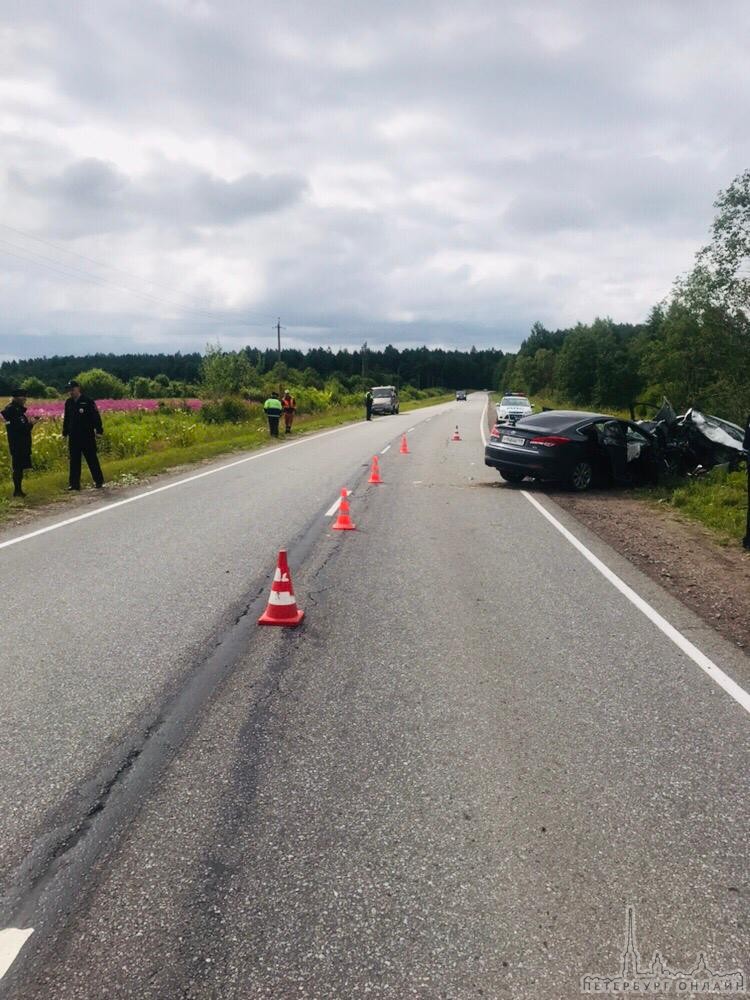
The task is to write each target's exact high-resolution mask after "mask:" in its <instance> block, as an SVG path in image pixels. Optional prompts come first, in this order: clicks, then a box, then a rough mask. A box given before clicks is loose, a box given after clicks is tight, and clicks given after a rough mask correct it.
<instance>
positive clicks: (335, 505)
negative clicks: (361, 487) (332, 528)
mask: <svg viewBox="0 0 750 1000" xmlns="http://www.w3.org/2000/svg"><path fill="white" fill-rule="evenodd" d="M346 495H347V496H348V497H350V496H351V495H352V491H351V490H347V491H346ZM340 506H341V497H340V496H339V497H336V502H335V503H333V504H331V506H330V507H329V508H328V510H327V511H326V517H333V515H334V514H335V513H336V511H337V510H338V509H339V507H340Z"/></svg>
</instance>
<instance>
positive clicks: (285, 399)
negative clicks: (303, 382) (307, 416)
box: [281, 389, 297, 434]
mask: <svg viewBox="0 0 750 1000" xmlns="http://www.w3.org/2000/svg"><path fill="white" fill-rule="evenodd" d="M281 406H282V409H283V410H284V430H285V432H286V433H287V434H291V433H292V424H293V423H294V414H295V413H296V412H297V400H296V399H295V398H294V396H293V395H292V394H291V392H290V391H289V390H288V389H287V391H286V392H285V393H284V395H283V396H282V397H281Z"/></svg>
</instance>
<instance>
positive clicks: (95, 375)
mask: <svg viewBox="0 0 750 1000" xmlns="http://www.w3.org/2000/svg"><path fill="white" fill-rule="evenodd" d="M76 381H77V382H80V383H81V389H82V390H83V391H84V392H85V393H86V395H87V396H92V397H93V398H94V399H124V397H125V396H126V395H127V386H126V385H125V383H124V382H121V381H120V379H119V378H118V377H117V376H116V375H112V374H111V372H105V371H104V369H103V368H91V369H89V371H87V372H81V373H80V375H77V376H76Z"/></svg>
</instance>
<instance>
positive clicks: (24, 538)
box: [0, 423, 363, 549]
mask: <svg viewBox="0 0 750 1000" xmlns="http://www.w3.org/2000/svg"><path fill="white" fill-rule="evenodd" d="M362 426H363V425H362V424H361V423H358V424H345V425H344V426H343V427H334V428H333V430H330V431H323V432H322V433H320V434H311V435H310V437H303V438H300V439H299V440H298V441H290V442H289V443H288V444H282V445H280V446H279V447H278V448H266V449H263V450H262V451H258V452H255V453H254V454H252V455H246V456H245V457H244V458H238V459H237V460H236V461H235V462H228V463H227V464H226V465H220V466H219V467H218V468H217V469H207V470H206V471H205V472H198V473H196V474H195V475H192V476H186V477H185V478H184V479H178V480H177V482H174V483H166V485H164V486H155V487H154V489H152V490H145V491H144V492H143V493H136V495H135V496H132V497H126V498H125V499H124V500H116V501H115V502H114V503H108V504H106V505H105V506H103V507H95V508H94V509H93V510H87V511H86V513H85V514H76V515H75V516H74V517H66V518H65V520H63V521H56V522H55V523H54V524H48V525H47V526H46V527H45V528H37V529H36V531H29V532H28V533H27V534H25V535H18V536H17V537H16V538H9V539H7V541H4V542H0V549H7V548H9V547H10V546H11V545H18V544H20V543H21V542H28V541H29V539H31V538H37V537H38V536H39V535H46V534H47V532H48V531H57V529H58V528H65V527H66V526H67V525H69V524H75V523H76V522H77V521H85V520H86V519H87V518H89V517H98V515H99V514H107V513H108V512H109V511H111V510H116V509H117V508H118V507H124V506H125V505H126V504H129V503H135V502H136V501H137V500H143V499H145V498H146V497H152V496H155V495H156V494H157V493H165V492H166V491H167V490H173V489H176V488H177V487H178V486H185V485H186V484H187V483H194V482H195V481H196V480H198V479H205V478H206V477H207V476H215V475H216V474H217V473H219V472H226V470H227V469H233V468H235V467H236V466H238V465H245V464H246V463H247V462H255V461H257V460H258V459H261V458H268V457H269V456H270V455H278V454H279V452H281V451H286V450H287V449H288V448H297V447H298V446H299V445H301V444H305V443H306V442H309V441H319V440H320V439H321V438H324V437H328V436H329V435H331V434H340V433H341V432H342V431H350V430H352V429H353V428H355V427H362Z"/></svg>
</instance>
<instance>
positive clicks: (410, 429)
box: [406, 427, 414, 434]
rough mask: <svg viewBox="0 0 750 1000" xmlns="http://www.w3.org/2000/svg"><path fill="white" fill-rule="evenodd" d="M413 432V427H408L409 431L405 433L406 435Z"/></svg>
mask: <svg viewBox="0 0 750 1000" xmlns="http://www.w3.org/2000/svg"><path fill="white" fill-rule="evenodd" d="M413 430H414V428H413V427H410V428H409V430H408V431H407V432H406V433H407V434H411V432H412V431H413Z"/></svg>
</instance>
